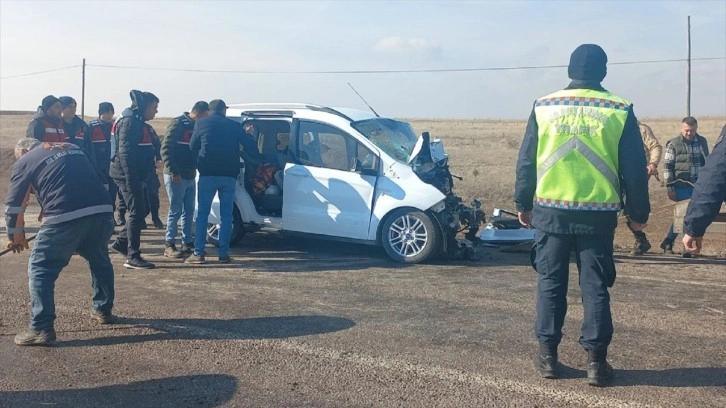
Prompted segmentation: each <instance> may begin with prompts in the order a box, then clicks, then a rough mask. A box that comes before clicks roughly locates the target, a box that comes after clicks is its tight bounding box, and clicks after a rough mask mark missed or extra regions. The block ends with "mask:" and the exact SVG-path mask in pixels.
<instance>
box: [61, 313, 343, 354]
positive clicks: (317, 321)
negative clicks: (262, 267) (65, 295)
mask: <svg viewBox="0 0 726 408" xmlns="http://www.w3.org/2000/svg"><path fill="white" fill-rule="evenodd" d="M120 325H127V327H123V326H120ZM353 326H355V322H354V321H352V320H350V319H346V318H343V317H334V316H280V317H257V318H251V319H231V320H220V319H141V318H133V317H119V318H118V324H117V325H110V326H107V327H108V328H109V329H110V328H114V329H115V330H102V331H103V332H104V333H109V332H121V331H125V330H124V329H125V328H128V329H130V330H133V329H143V330H144V331H145V332H148V331H152V333H150V334H131V335H112V336H109V337H97V338H92V339H80V340H67V341H58V342H56V343H55V344H54V346H55V347H87V346H112V345H118V344H128V343H143V342H149V341H168V340H260V339H284V338H288V337H300V336H309V335H313V334H322V333H332V332H336V331H341V330H346V329H349V328H351V327H353ZM64 333H72V332H58V334H59V338H62V337H65V336H64Z"/></svg>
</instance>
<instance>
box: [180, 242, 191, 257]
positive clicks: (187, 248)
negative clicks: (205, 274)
mask: <svg viewBox="0 0 726 408" xmlns="http://www.w3.org/2000/svg"><path fill="white" fill-rule="evenodd" d="M193 253H194V244H182V246H181V254H182V256H189V255H191V254H193Z"/></svg>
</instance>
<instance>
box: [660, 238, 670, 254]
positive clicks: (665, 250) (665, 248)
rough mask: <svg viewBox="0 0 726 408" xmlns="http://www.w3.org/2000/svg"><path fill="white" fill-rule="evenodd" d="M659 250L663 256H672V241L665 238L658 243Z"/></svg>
mask: <svg viewBox="0 0 726 408" xmlns="http://www.w3.org/2000/svg"><path fill="white" fill-rule="evenodd" d="M660 249H662V250H663V253H664V254H670V255H673V240H672V239H670V238H666V239H664V240H663V242H661V243H660Z"/></svg>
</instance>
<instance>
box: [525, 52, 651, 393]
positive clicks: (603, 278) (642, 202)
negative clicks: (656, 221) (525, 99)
mask: <svg viewBox="0 0 726 408" xmlns="http://www.w3.org/2000/svg"><path fill="white" fill-rule="evenodd" d="M606 63H607V55H606V54H605V51H603V49H602V48H600V47H599V46H597V45H594V44H583V45H581V46H579V47H577V49H575V51H574V52H573V53H572V55H571V57H570V64H569V67H568V74H569V77H570V78H571V79H572V82H571V83H570V85H569V86H568V87H567V88H565V89H563V90H561V91H558V92H555V93H553V94H550V95H547V96H544V97H542V98H539V99H537V100H536V101H535V103H534V108H533V110H532V114H531V115H530V118H529V123H528V125H527V130H526V132H525V135H524V140H523V142H522V146H521V148H520V151H519V159H518V161H517V180H516V185H515V194H514V202H515V204H516V206H517V211H518V212H519V220H520V222H521V223H522V224H523V225H524V226H526V227H528V228H535V229H536V230H537V233H536V235H535V251H536V252H535V256H534V261H533V266H534V267H535V269H536V271H537V318H536V323H535V335H536V336H537V339H538V340H539V344H540V346H539V350H538V352H537V354H536V357H535V366H536V368H537V370H538V371H539V373H540V375H542V376H543V377H545V378H557V377H558V375H559V372H558V371H559V363H558V355H557V348H558V346H559V343H560V340H561V339H562V326H563V324H564V320H565V314H566V312H567V286H568V276H569V264H570V253H571V252H572V251H574V252H575V257H576V259H577V266H578V270H579V275H580V288H581V290H582V303H583V308H584V319H583V324H582V334H581V337H580V344H581V345H582V347H583V348H584V349H585V350H586V351H587V354H588V360H587V363H588V365H587V378H588V384H590V385H595V386H605V385H607V384H608V383H609V381H610V380H611V379H612V377H613V369H612V367H611V366H610V364H609V363H608V362H607V359H606V358H607V352H608V346H609V345H610V341H611V339H612V335H613V323H612V316H611V313H610V295H609V293H608V288H609V287H612V285H613V283H614V282H615V263H614V261H613V239H614V233H615V227H616V226H617V222H618V221H617V219H618V211H620V209H621V208H622V207H623V206H624V207H625V208H624V209H625V211H626V214H628V215H629V221H630V226H631V228H632V229H633V230H634V231H642V230H643V228H644V227H645V223H646V222H647V221H648V214H649V213H650V201H649V198H648V173H647V171H646V170H645V169H646V162H645V153H644V148H643V141H642V139H641V137H640V130H639V129H638V121H637V119H636V118H635V114H634V113H633V106H632V105H631V104H630V103H629V102H628V101H626V100H624V99H622V98H620V97H618V96H616V95H614V94H612V93H610V92H608V91H607V90H605V89H604V88H603V87H602V86H601V84H600V83H601V82H602V80H603V79H604V78H605V75H606V73H607V68H606Z"/></svg>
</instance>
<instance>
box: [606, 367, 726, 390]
mask: <svg viewBox="0 0 726 408" xmlns="http://www.w3.org/2000/svg"><path fill="white" fill-rule="evenodd" d="M615 375H616V378H615V381H614V382H613V386H615V387H634V386H641V385H647V386H653V387H672V388H678V387H726V367H695V368H672V369H668V370H616V371H615Z"/></svg>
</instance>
